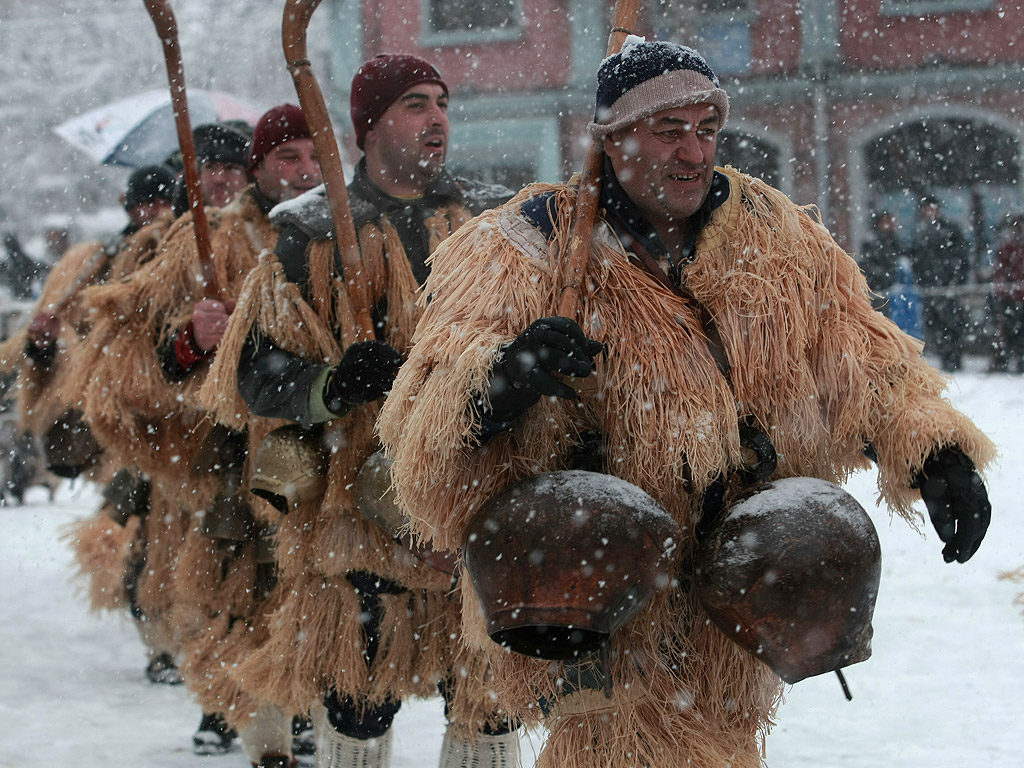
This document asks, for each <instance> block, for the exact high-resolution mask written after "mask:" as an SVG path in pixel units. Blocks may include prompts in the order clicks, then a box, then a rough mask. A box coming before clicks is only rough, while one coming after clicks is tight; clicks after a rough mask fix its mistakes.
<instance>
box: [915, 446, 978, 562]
mask: <svg viewBox="0 0 1024 768" xmlns="http://www.w3.org/2000/svg"><path fill="white" fill-rule="evenodd" d="M910 487H911V488H920V489H921V498H922V499H923V500H924V504H925V506H926V507H927V508H928V516H929V517H930V518H931V520H932V525H933V526H935V531H936V532H937V533H938V534H939V538H940V539H942V541H943V542H945V544H946V546H945V547H943V549H942V557H943V559H944V560H945V561H946V562H947V563H951V562H953V561H954V560H956V561H957V562H959V563H966V562H967V561H968V560H970V559H971V557H972V556H973V555H974V553H975V552H977V551H978V547H980V546H981V540H982V539H984V538H985V532H986V531H987V530H988V524H989V521H990V520H991V519H992V505H991V504H990V503H989V500H988V491H986V490H985V484H984V483H983V482H982V480H981V475H979V474H978V470H976V469H975V468H974V462H973V461H971V460H970V458H968V457H967V456H966V455H965V454H964V452H963V451H961V450H960V449H959V448H956V447H951V448H943V449H942V450H940V451H938V452H937V453H934V454H932V455H931V456H929V457H928V459H927V460H926V461H925V463H924V467H923V468H922V469H921V474H919V475H918V476H917V477H916V478H914V481H913V482H912V483H911V484H910Z"/></svg>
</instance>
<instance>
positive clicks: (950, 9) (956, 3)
mask: <svg viewBox="0 0 1024 768" xmlns="http://www.w3.org/2000/svg"><path fill="white" fill-rule="evenodd" d="M881 10H882V15H883V16H921V15H922V14H943V13H962V12H964V11H990V10H992V0H882V9H881Z"/></svg>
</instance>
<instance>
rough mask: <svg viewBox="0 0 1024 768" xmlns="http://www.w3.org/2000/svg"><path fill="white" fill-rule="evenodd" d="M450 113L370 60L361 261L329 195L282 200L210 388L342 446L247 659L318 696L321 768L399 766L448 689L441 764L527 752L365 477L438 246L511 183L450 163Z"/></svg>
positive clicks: (414, 64) (358, 185) (231, 408)
mask: <svg viewBox="0 0 1024 768" xmlns="http://www.w3.org/2000/svg"><path fill="white" fill-rule="evenodd" d="M447 107H448V88H447V86H446V85H445V83H444V81H443V80H442V79H441V76H440V74H439V73H438V72H437V70H436V69H435V68H434V67H433V66H432V65H431V64H429V63H428V62H426V61H424V60H422V59H420V58H418V57H415V56H410V55H401V54H394V55H393V54H382V55H380V56H377V57H376V58H374V59H371V60H369V61H367V62H365V63H364V64H363V65H362V67H360V69H359V70H358V71H357V73H356V74H355V76H354V78H353V81H352V99H351V108H352V109H351V116H352V122H353V125H354V127H355V134H356V141H357V144H358V146H359V147H360V148H361V149H362V150H363V151H364V153H365V156H364V158H363V159H362V161H361V162H360V163H359V165H358V167H357V169H356V171H355V177H354V179H353V180H352V182H351V183H350V184H349V185H348V188H347V193H348V198H349V201H350V208H351V216H352V223H353V225H354V228H355V230H356V233H357V236H358V244H359V249H360V251H361V254H362V262H363V265H364V268H363V272H362V274H360V275H351V276H350V275H348V274H344V275H343V274H342V273H341V266H340V265H339V264H336V262H335V254H336V253H337V251H336V247H335V240H334V238H333V233H332V219H331V215H330V210H329V207H328V201H327V200H326V198H325V196H324V195H323V194H321V193H320V191H319V190H318V191H316V192H314V193H311V194H310V195H307V196H304V197H303V198H300V199H299V200H296V201H295V204H294V205H283V206H279V207H278V209H276V210H275V211H274V212H273V213H272V218H273V219H274V221H275V222H281V223H282V224H283V231H282V235H281V238H280V240H279V241H278V248H277V252H276V254H275V255H276V258H273V259H267V260H265V261H263V262H262V263H261V264H260V266H259V267H258V269H257V270H256V271H254V273H253V274H252V275H251V276H250V279H249V281H248V282H247V283H246V287H245V291H244V293H243V296H242V297H241V298H240V301H239V306H238V308H237V309H236V310H235V314H234V316H233V318H232V324H231V326H230V328H229V331H228V334H227V336H226V337H225V342H224V344H223V345H222V348H221V353H220V356H219V359H218V361H217V365H216V368H215V370H214V375H213V376H212V377H211V382H213V381H216V383H217V384H218V386H219V387H221V388H222V389H221V390H220V391H219V392H216V393H211V395H210V396H209V397H207V402H210V403H211V407H212V405H213V404H216V403H220V407H219V408H218V409H217V413H218V415H220V416H222V417H223V418H225V419H230V418H231V417H232V414H233V413H234V412H236V410H237V408H239V407H244V406H236V405H234V402H233V401H232V402H231V403H228V404H225V401H224V398H223V396H222V395H223V394H224V393H226V392H228V391H230V390H231V389H232V388H234V393H235V395H236V397H237V394H238V393H239V392H240V393H241V395H242V396H243V397H244V399H245V402H246V403H247V404H248V406H249V408H251V409H252V411H253V412H254V413H256V414H258V415H260V416H264V417H273V418H285V419H288V420H290V421H292V422H295V423H297V424H300V425H303V426H304V427H306V428H307V429H308V432H307V436H309V437H311V438H312V439H315V440H318V441H322V444H323V445H325V446H326V448H327V453H328V454H329V460H328V461H329V466H327V467H326V470H325V471H326V478H327V482H326V485H325V489H324V490H322V491H321V492H318V493H314V494H312V495H311V496H310V497H308V498H303V499H301V500H299V501H298V502H296V503H294V504H293V503H292V502H291V501H290V500H289V499H288V498H287V497H286V498H283V499H282V502H281V504H282V507H283V509H284V510H285V511H287V512H288V514H287V516H286V517H284V518H281V520H280V521H279V522H278V534H277V551H278V557H279V567H280V578H281V587H280V591H281V593H282V594H281V600H282V604H281V605H280V607H279V609H278V611H277V613H276V615H275V616H274V617H273V620H272V622H271V624H270V627H269V632H270V634H269V637H268V638H267V639H266V640H265V642H264V643H263V644H262V645H261V646H260V647H259V648H258V649H255V650H254V651H253V652H251V653H250V654H249V655H248V657H247V658H246V659H245V660H244V661H243V662H242V663H241V664H240V665H239V666H238V667H237V668H236V670H235V674H236V675H237V676H238V677H239V679H244V684H245V685H246V686H253V687H255V688H256V689H258V690H260V691H261V692H263V695H265V696H266V697H268V698H270V699H272V700H275V701H278V702H279V703H281V705H282V706H286V707H288V706H290V707H303V708H310V707H312V708H313V711H314V715H315V727H316V729H317V731H318V737H317V745H318V748H317V761H318V762H317V764H318V765H319V766H321V767H322V768H350V767H351V768H355V766H359V767H360V768H383V767H384V766H387V765H388V764H389V760H390V753H391V741H392V735H391V730H390V727H391V723H392V720H393V718H394V716H395V714H396V713H397V711H398V709H399V707H400V705H401V702H402V700H403V699H405V698H407V697H409V696H413V695H420V696H431V695H434V694H436V692H437V688H438V684H439V683H440V685H441V688H442V691H443V693H444V694H445V698H446V705H447V707H446V709H447V715H448V719H449V727H448V731H447V733H446V737H445V746H444V754H443V756H442V765H443V766H445V767H446V768H447V767H449V766H452V767H453V766H463V765H479V766H481V767H484V766H493V767H494V768H497V767H498V766H511V765H514V764H518V763H517V756H518V733H517V732H516V729H515V728H514V727H512V728H510V727H509V725H508V724H507V722H506V719H505V718H504V716H503V715H502V714H501V713H499V712H496V711H495V709H494V705H493V699H492V697H491V696H490V692H489V691H488V690H487V688H486V686H485V685H484V676H485V675H486V668H485V667H484V666H482V665H481V664H479V663H478V662H477V660H476V659H474V658H470V657H465V658H464V657H463V654H458V655H455V654H456V653H457V652H458V651H460V650H461V649H460V647H459V646H458V644H456V643H453V642H452V641H451V639H450V637H451V635H452V633H453V632H455V631H457V624H458V622H457V620H455V617H456V615H457V614H456V613H455V612H454V611H455V608H456V606H454V605H453V604H452V603H451V601H450V599H449V597H448V593H449V590H450V588H451V581H452V576H451V572H450V568H448V569H447V570H444V569H437V570H435V569H433V568H431V567H428V565H426V564H425V562H424V561H422V560H421V559H418V558H417V557H416V556H415V555H414V554H413V552H412V551H410V549H409V547H408V546H407V543H403V542H402V541H400V540H399V538H398V535H397V532H396V531H394V530H390V531H385V530H383V529H382V528H381V527H378V526H377V525H375V524H374V523H372V522H369V521H368V520H367V519H365V518H364V517H363V515H362V514H361V511H360V508H359V507H358V505H357V500H356V496H355V491H354V488H353V483H354V481H355V480H356V476H357V472H358V471H359V469H360V467H361V466H362V465H363V463H364V461H366V459H367V457H369V456H371V454H373V453H374V451H375V450H376V449H377V447H378V446H377V443H376V441H375V439H374V435H373V429H374V422H375V420H376V416H377V412H378V410H379V400H380V398H382V396H383V395H384V393H385V392H387V390H388V389H390V387H391V381H392V378H393V377H394V374H395V371H396V370H397V368H398V365H399V363H400V361H401V359H402V353H403V351H404V350H406V349H408V347H409V344H410V339H411V333H412V329H413V327H414V325H415V322H416V318H417V315H418V311H417V309H416V306H415V303H416V302H415V296H416V292H417V290H418V289H419V286H420V284H421V283H422V282H423V280H424V279H425V277H426V275H427V272H428V271H429V268H428V266H427V258H428V256H429V254H430V252H431V251H433V249H434V248H435V247H436V246H437V244H438V243H439V242H441V241H443V240H444V239H445V238H447V237H449V236H450V235H451V233H452V232H453V231H455V230H456V229H458V227H460V226H461V225H462V224H463V223H464V222H465V221H468V220H469V219H470V218H472V216H474V215H475V214H477V213H480V212H481V211H483V210H485V209H486V208H488V207H490V206H492V205H497V204H500V203H501V202H504V201H505V200H507V199H508V198H509V197H510V195H511V192H510V191H509V190H507V189H504V188H495V187H493V186H490V185H483V184H479V183H475V182H470V181H467V180H465V179H456V178H453V177H452V176H450V175H449V174H448V173H447V172H446V171H445V155H446V150H447V144H448V118H447ZM346 280H351V281H354V282H359V281H365V283H364V285H365V286H367V287H368V289H369V291H370V292H371V293H372V310H373V313H372V314H373V317H372V319H371V318H370V317H368V315H369V310H370V306H369V303H371V302H368V305H367V306H366V313H365V314H366V315H367V317H366V321H365V322H366V325H367V326H371V325H372V329H370V330H372V335H373V338H372V339H370V340H367V339H366V338H365V337H364V338H361V337H360V336H359V335H357V316H358V313H356V312H355V311H354V309H353V303H354V300H352V299H351V296H350V293H355V292H356V291H357V290H359V286H358V285H357V286H356V287H355V288H354V289H350V288H349V287H348V286H349V285H351V283H349V284H347V283H346ZM232 359H236V360H237V361H238V362H237V386H236V384H235V373H236V371H234V370H229V369H228V367H229V365H230V364H231V360H232ZM205 395H206V392H205V391H204V396H205ZM285 496H287V494H285ZM289 506H291V507H292V508H291V509H290V510H289ZM420 554H422V555H423V557H424V558H426V559H429V557H430V556H429V554H427V553H420ZM321 701H322V706H320V705H319V702H321ZM314 704H316V706H313V705H314Z"/></svg>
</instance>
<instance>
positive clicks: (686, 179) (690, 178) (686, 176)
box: [668, 171, 700, 184]
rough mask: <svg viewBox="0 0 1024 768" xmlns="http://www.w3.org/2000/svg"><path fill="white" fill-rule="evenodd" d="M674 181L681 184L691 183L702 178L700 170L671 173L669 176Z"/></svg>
mask: <svg viewBox="0 0 1024 768" xmlns="http://www.w3.org/2000/svg"><path fill="white" fill-rule="evenodd" d="M668 177H669V178H670V179H672V181H678V182H679V183H681V184H691V183H693V182H695V181H697V180H698V179H700V172H699V171H690V172H689V173H670V174H669V176H668Z"/></svg>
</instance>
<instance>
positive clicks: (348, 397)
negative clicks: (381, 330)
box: [324, 341, 402, 413]
mask: <svg viewBox="0 0 1024 768" xmlns="http://www.w3.org/2000/svg"><path fill="white" fill-rule="evenodd" d="M401 364H402V356H401V355H400V354H399V353H398V350H397V349H395V348H394V347H392V346H391V345H390V344H386V343H384V342H383V341H359V342H356V343H355V344H353V345H352V346H351V347H349V348H348V349H346V350H345V354H344V355H342V357H341V360H340V361H339V362H338V364H337V366H335V368H334V370H333V371H331V374H330V376H328V377H327V382H326V383H325V384H324V404H325V405H326V406H327V407H328V408H329V409H330V410H331V411H333V412H334V413H344V412H345V411H347V410H348V409H349V408H351V407H352V406H353V405H361V404H362V403H368V402H370V401H371V400H376V399H377V398H379V397H383V396H384V395H385V394H387V393H388V392H389V391H390V390H391V385H392V384H393V383H394V381H395V375H396V374H397V373H398V368H399V366H400V365H401Z"/></svg>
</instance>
